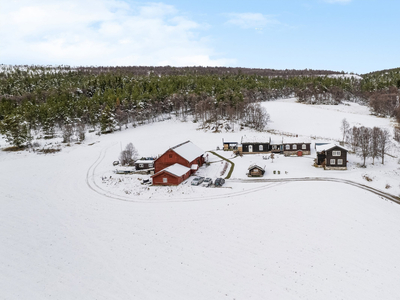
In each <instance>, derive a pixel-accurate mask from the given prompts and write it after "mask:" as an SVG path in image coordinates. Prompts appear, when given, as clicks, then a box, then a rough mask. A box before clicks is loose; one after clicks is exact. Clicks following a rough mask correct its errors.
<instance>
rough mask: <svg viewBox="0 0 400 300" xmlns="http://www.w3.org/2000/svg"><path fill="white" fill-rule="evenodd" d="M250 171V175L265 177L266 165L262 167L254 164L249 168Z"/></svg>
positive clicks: (248, 174)
mask: <svg viewBox="0 0 400 300" xmlns="http://www.w3.org/2000/svg"><path fill="white" fill-rule="evenodd" d="M248 171H249V172H248V173H247V176H248V177H263V176H264V173H265V167H264V168H262V167H260V166H259V165H256V164H254V165H251V166H250V167H249V168H248Z"/></svg>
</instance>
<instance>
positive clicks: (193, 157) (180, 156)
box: [154, 141, 204, 173]
mask: <svg viewBox="0 0 400 300" xmlns="http://www.w3.org/2000/svg"><path fill="white" fill-rule="evenodd" d="M203 155H204V151H203V150H201V149H200V148H199V147H197V146H196V145H195V144H193V143H192V142H191V141H186V142H184V143H182V144H179V145H176V146H174V147H172V148H169V149H168V150H167V151H165V152H164V154H162V155H161V156H160V157H158V158H157V159H156V160H155V161H154V172H155V173H158V172H160V171H161V170H162V169H165V168H167V167H169V166H172V165H174V164H176V163H178V164H180V165H182V166H185V167H187V168H189V169H191V170H192V173H194V172H196V171H197V169H198V168H199V167H201V166H202V165H203V164H204V156H203Z"/></svg>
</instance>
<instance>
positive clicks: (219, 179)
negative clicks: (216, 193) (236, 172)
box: [214, 178, 225, 186]
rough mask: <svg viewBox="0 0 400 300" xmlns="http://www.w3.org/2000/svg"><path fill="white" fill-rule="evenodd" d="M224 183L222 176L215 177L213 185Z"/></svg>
mask: <svg viewBox="0 0 400 300" xmlns="http://www.w3.org/2000/svg"><path fill="white" fill-rule="evenodd" d="M224 183H225V179H223V178H217V179H215V182H214V185H215V186H223V185H224Z"/></svg>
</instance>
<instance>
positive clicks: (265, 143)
mask: <svg viewBox="0 0 400 300" xmlns="http://www.w3.org/2000/svg"><path fill="white" fill-rule="evenodd" d="M270 142H271V139H270V138H267V137H247V136H246V135H245V136H242V140H241V143H240V145H239V146H238V150H239V152H240V153H243V154H257V153H267V152H269V151H270Z"/></svg>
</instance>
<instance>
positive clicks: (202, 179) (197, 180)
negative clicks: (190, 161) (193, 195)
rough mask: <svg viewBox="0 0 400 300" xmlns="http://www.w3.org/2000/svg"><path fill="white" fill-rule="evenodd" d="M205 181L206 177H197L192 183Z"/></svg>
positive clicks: (196, 183) (197, 183)
mask: <svg viewBox="0 0 400 300" xmlns="http://www.w3.org/2000/svg"><path fill="white" fill-rule="evenodd" d="M203 181H204V177H195V178H194V179H193V180H192V183H191V185H199V184H200V183H202V182H203Z"/></svg>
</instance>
